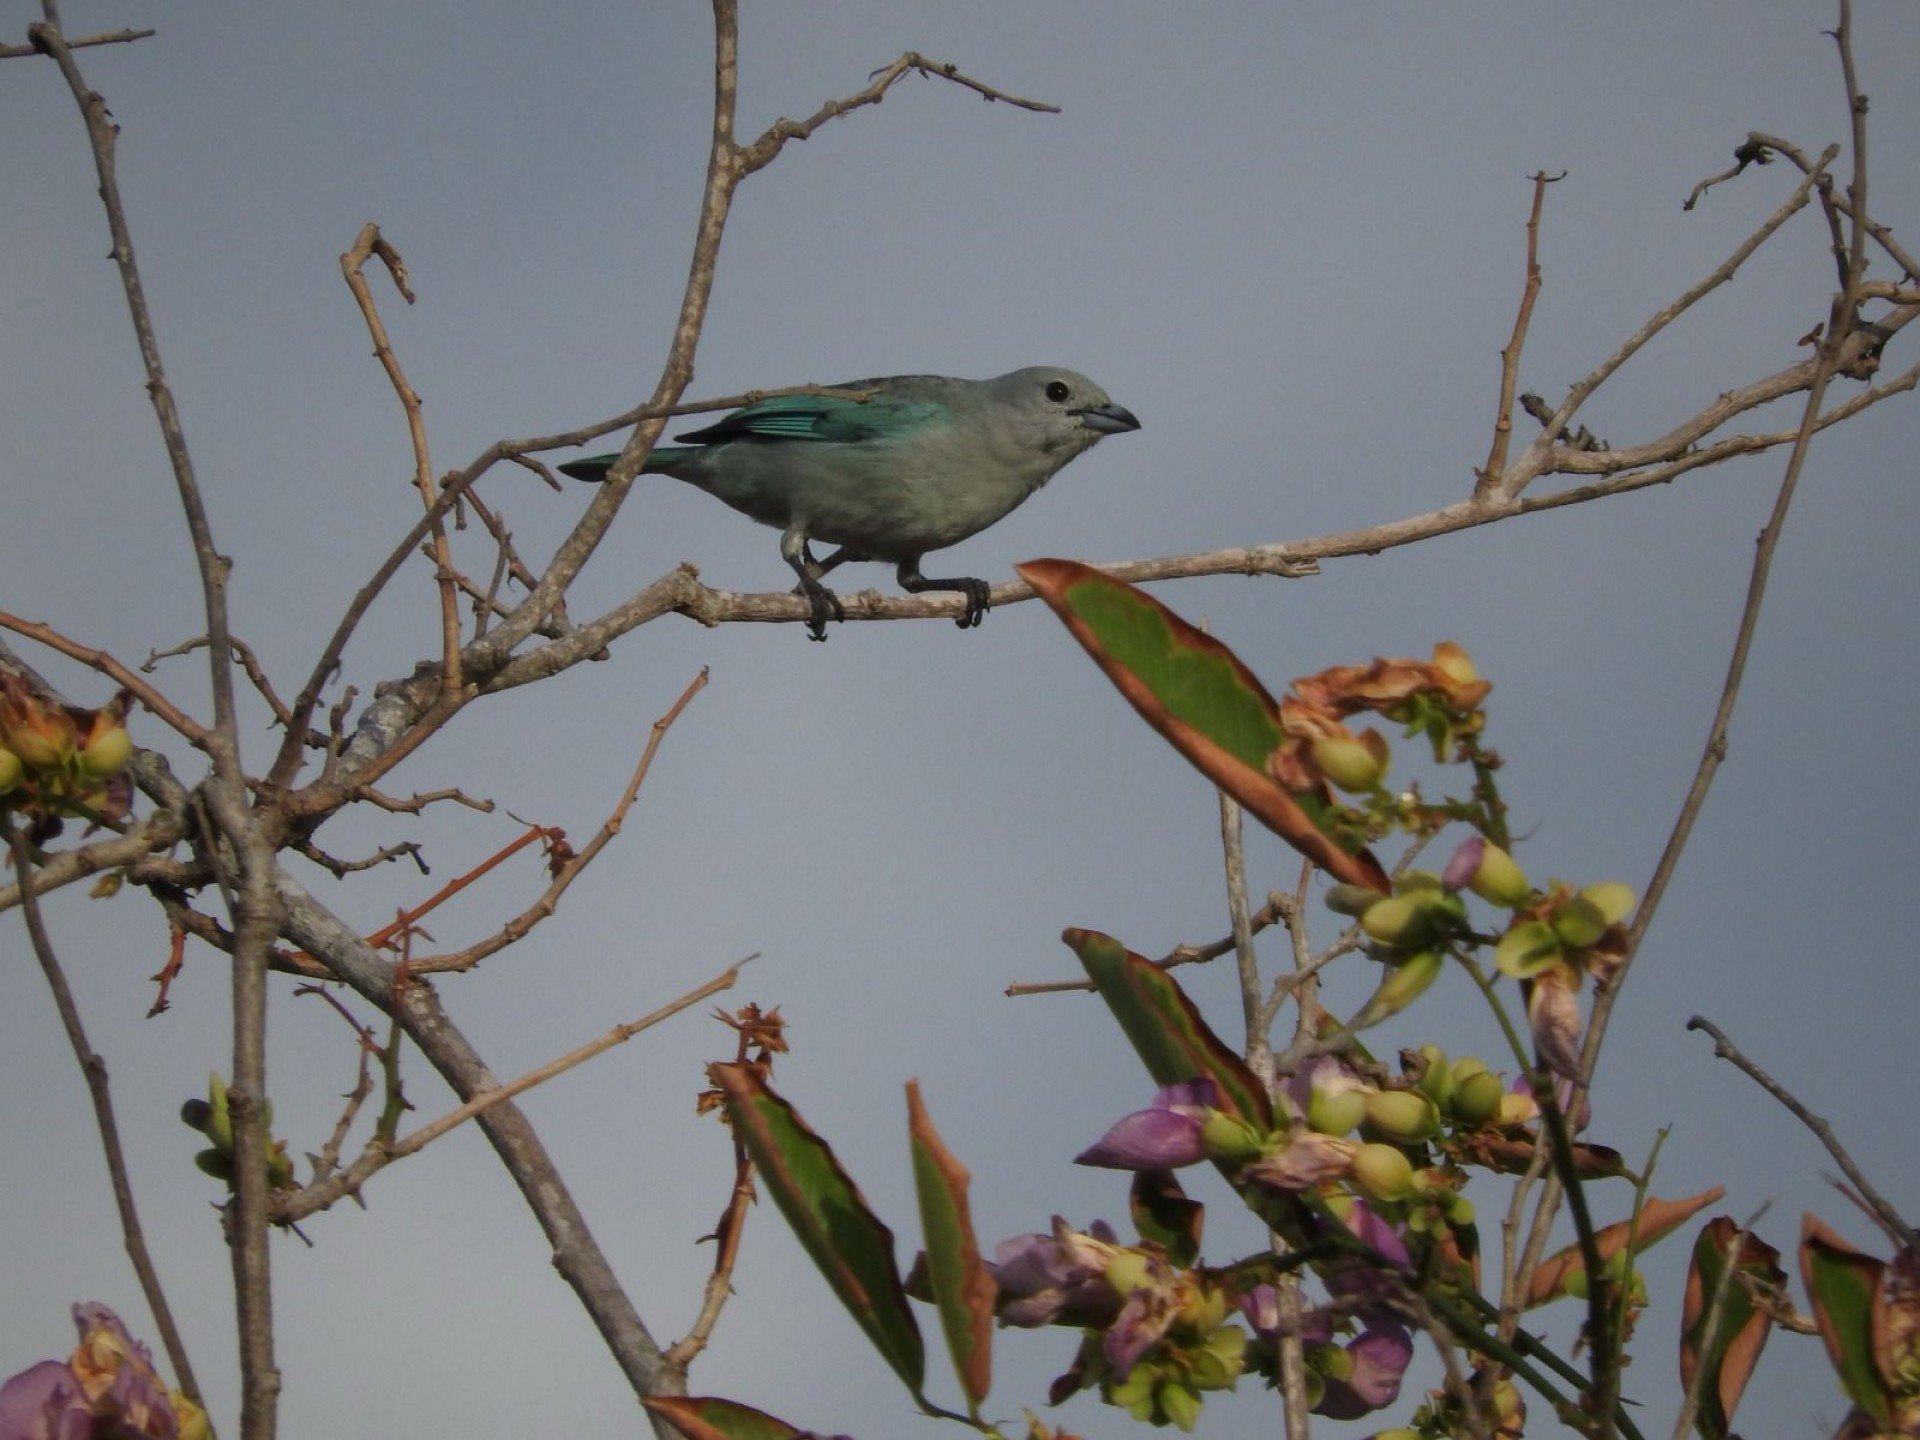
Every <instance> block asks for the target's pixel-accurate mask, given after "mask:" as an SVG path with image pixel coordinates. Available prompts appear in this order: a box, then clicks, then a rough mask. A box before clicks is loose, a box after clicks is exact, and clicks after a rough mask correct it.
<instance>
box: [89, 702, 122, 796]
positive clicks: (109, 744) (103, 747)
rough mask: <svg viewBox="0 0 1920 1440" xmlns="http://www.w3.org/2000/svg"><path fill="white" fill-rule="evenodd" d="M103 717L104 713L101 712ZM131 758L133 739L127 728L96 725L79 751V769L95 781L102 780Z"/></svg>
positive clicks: (117, 725)
mask: <svg viewBox="0 0 1920 1440" xmlns="http://www.w3.org/2000/svg"><path fill="white" fill-rule="evenodd" d="M101 713H102V715H103V716H104V715H105V713H106V712H104V711H103V712H101ZM132 758H133V737H132V736H131V735H129V734H127V727H126V726H124V725H120V724H116V723H111V722H109V723H107V724H105V725H100V724H96V725H95V726H94V727H93V733H92V734H91V735H90V736H88V738H87V743H86V744H85V745H84V746H82V747H81V750H80V769H81V772H82V773H83V774H86V775H90V776H92V777H93V778H94V779H95V780H104V779H106V778H107V777H108V776H109V775H111V774H113V773H114V772H115V771H116V770H118V769H119V768H120V767H121V766H122V765H125V764H126V763H127V761H129V760H131V759H132Z"/></svg>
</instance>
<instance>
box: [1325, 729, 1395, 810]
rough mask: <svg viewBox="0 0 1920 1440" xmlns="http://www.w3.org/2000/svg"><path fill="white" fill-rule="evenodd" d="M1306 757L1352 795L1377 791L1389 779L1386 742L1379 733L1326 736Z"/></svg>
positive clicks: (1372, 731) (1328, 777) (1371, 731)
mask: <svg viewBox="0 0 1920 1440" xmlns="http://www.w3.org/2000/svg"><path fill="white" fill-rule="evenodd" d="M1307 754H1308V755H1310V756H1311V757H1312V759H1313V763H1314V765H1315V767H1316V768H1318V770H1319V771H1320V773H1321V774H1322V775H1324V776H1326V777H1327V779H1329V780H1331V781H1332V782H1333V783H1334V784H1335V785H1338V786H1339V787H1340V788H1341V789H1342V790H1345V791H1347V792H1349V793H1350V794H1356V795H1364V794H1366V793H1367V792H1369V791H1372V790H1377V789H1379V787H1380V782H1381V781H1382V780H1384V779H1386V776H1387V761H1388V758H1389V756H1388V751H1387V742H1386V741H1384V740H1382V739H1381V738H1380V735H1379V732H1378V731H1374V730H1369V731H1368V732H1367V733H1366V734H1365V735H1364V736H1360V737H1355V736H1352V735H1327V736H1323V737H1322V738H1320V739H1318V740H1315V741H1313V742H1312V743H1311V744H1309V745H1308V746H1307Z"/></svg>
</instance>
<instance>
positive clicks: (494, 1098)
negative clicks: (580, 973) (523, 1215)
mask: <svg viewBox="0 0 1920 1440" xmlns="http://www.w3.org/2000/svg"><path fill="white" fill-rule="evenodd" d="M756 958H757V957H756V956H753V955H749V956H747V957H746V958H745V959H743V960H738V961H735V962H734V963H733V964H732V965H729V966H728V967H727V968H726V969H725V970H723V971H721V972H720V974H718V975H716V976H715V977H714V978H713V979H711V980H709V981H707V982H706V983H705V984H703V985H699V986H696V987H695V988H694V989H692V990H689V991H688V992H687V993H686V994H684V995H682V996H680V997H679V998H678V999H677V1000H670V1001H668V1002H667V1003H666V1004H665V1005H662V1006H661V1007H660V1008H659V1009H657V1010H654V1011H651V1012H649V1013H648V1014H645V1015H642V1016H641V1017H640V1018H639V1019H638V1020H629V1021H626V1022H624V1023H622V1024H619V1025H616V1026H614V1027H613V1028H612V1029H611V1030H609V1031H607V1033H606V1034H604V1035H601V1036H599V1037H598V1038H597V1039H593V1040H589V1041H588V1042H587V1043H586V1044H584V1045H581V1046H578V1047H576V1048H575V1049H572V1050H569V1051H568V1052H567V1053H566V1054H564V1055H561V1056H559V1057H558V1058H556V1059H553V1060H549V1061H548V1062H547V1063H546V1064H544V1065H541V1066H539V1067H537V1068H536V1069H533V1070H529V1071H528V1072H527V1073H526V1074H524V1075H522V1076H520V1077H519V1078H518V1079H517V1080H510V1081H508V1082H507V1083H506V1084H505V1085H500V1086H496V1087H494V1088H492V1089H489V1090H483V1091H481V1092H480V1093H479V1094H477V1095H474V1096H473V1097H471V1098H470V1099H468V1100H467V1101H466V1102H465V1103H463V1104H461V1105H458V1106H456V1107H455V1108H454V1109H452V1110H449V1111H448V1112H447V1113H446V1114H444V1115H442V1116H440V1117H439V1118H438V1119H436V1120H431V1121H429V1122H428V1123H427V1124H425V1125H422V1126H421V1127H420V1128H419V1129H418V1130H415V1131H413V1132H412V1133H410V1134H408V1135H406V1136H403V1137H402V1138H401V1139H398V1140H396V1141H394V1142H393V1143H392V1144H391V1145H381V1144H378V1143H375V1144H372V1145H369V1146H368V1147H367V1149H366V1151H365V1152H364V1153H363V1154H362V1155H361V1156H360V1158H359V1159H357V1160H355V1161H354V1163H353V1164H352V1165H350V1166H348V1167H347V1168H346V1169H345V1170H341V1171H339V1172H337V1173H336V1174H334V1175H331V1176H329V1177H328V1178H327V1179H326V1180H324V1181H321V1182H319V1183H317V1184H314V1185H310V1186H308V1187H306V1188H305V1189H304V1190H300V1191H297V1192H294V1193H292V1194H285V1193H283V1194H281V1195H280V1196H278V1197H276V1208H275V1211H274V1219H275V1220H276V1221H277V1222H281V1223H286V1222H290V1221H294V1220H300V1219H304V1218H305V1217H306V1216H308V1215H311V1214H313V1213H314V1212H316V1211H319V1210H325V1209H326V1208H327V1207H328V1206H330V1205H333V1204H334V1203H335V1202H337V1201H339V1200H340V1199H342V1198H344V1197H345V1196H347V1195H351V1194H356V1193H358V1191H359V1190H360V1188H361V1186H363V1185H364V1184H365V1183H366V1181H367V1180H368V1179H369V1178H370V1177H371V1176H373V1175H374V1174H376V1173H378V1172H379V1171H381V1170H384V1169H385V1168H386V1167H387V1166H389V1165H391V1164H392V1163H393V1162H394V1161H396V1160H404V1159H406V1157H407V1156H409V1155H413V1154H416V1153H418V1152H419V1151H421V1150H423V1149H425V1148H426V1147H427V1146H428V1145H430V1144H432V1143H433V1142H434V1141H435V1140H438V1139H439V1138H440V1137H441V1136H442V1135H445V1134H447V1133H448V1132H449V1131H451V1130H455V1129H457V1128H459V1127H460V1126H462V1125H464V1124H466V1122H467V1121H469V1120H472V1119H474V1118H476V1117H477V1116H480V1115H483V1114H485V1113H486V1112H487V1111H489V1110H491V1109H493V1107H494V1106H496V1105H499V1104H500V1103H502V1102H503V1101H507V1100H511V1099H513V1098H514V1097H515V1096H516V1095H520V1094H524V1093H525V1092H526V1091H528V1090H531V1089H532V1088H533V1087H534V1086H536V1085H543V1084H545V1083H546V1082H547V1081H549V1080H551V1079H553V1078H554V1077H555V1076H558V1075H564V1074H566V1072H567V1071H569V1070H572V1069H573V1068H575V1067H576V1066H579V1065H583V1064H585V1063H586V1062H587V1061H589V1060H591V1059H593V1058H594V1056H596V1055H603V1054H605V1053H606V1052H607V1051H609V1050H611V1049H613V1048H614V1046H616V1045H623V1044H625V1043H626V1042H627V1041H629V1040H631V1039H632V1038H633V1037H634V1036H636V1035H638V1034H640V1033H641V1032H642V1031H644V1030H651V1029H652V1028H653V1027H654V1026H655V1025H658V1024H659V1023H660V1022H661V1021H662V1020H667V1019H671V1018H672V1017H673V1016H675V1015H678V1014H679V1013H680V1012H681V1011H682V1010H685V1009H686V1008H687V1007H688V1006H690V1005H698V1004H699V1003H700V1002H701V1001H702V1000H705V999H706V998H708V997H709V996H711V995H717V994H719V993H720V992H721V991H722V990H728V989H731V988H732V987H733V985H734V982H735V981H737V980H738V979H739V978H740V971H741V968H742V967H743V966H745V965H747V964H748V963H749V962H750V961H752V960H754V959H756Z"/></svg>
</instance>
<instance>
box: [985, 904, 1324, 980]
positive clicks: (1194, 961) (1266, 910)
mask: <svg viewBox="0 0 1920 1440" xmlns="http://www.w3.org/2000/svg"><path fill="white" fill-rule="evenodd" d="M1285 904H1286V897H1285V896H1282V895H1269V896H1268V897H1267V903H1266V904H1264V905H1262V906H1261V907H1260V908H1259V909H1258V910H1256V911H1254V912H1253V914H1251V915H1249V916H1248V917H1247V929H1248V932H1249V933H1250V934H1253V935H1258V934H1259V933H1260V932H1261V931H1262V930H1265V929H1266V928H1267V927H1268V926H1269V925H1273V924H1276V923H1277V922H1278V921H1279V920H1280V919H1281V918H1282V915H1283V912H1284V906H1285ZM1233 948H1234V937H1233V936H1232V935H1231V934H1228V935H1223V936H1221V937H1220V938H1219V939H1218V940H1210V941H1208V942H1207V943H1206V944H1205V945H1186V944H1182V945H1176V946H1174V947H1173V949H1171V950H1169V951H1168V952H1167V953H1166V954H1164V955H1162V956H1161V957H1160V958H1159V959H1157V960H1155V961H1154V962H1153V963H1154V964H1155V965H1158V966H1159V967H1160V968H1161V969H1162V970H1172V969H1174V968H1175V967H1176V966H1180V965H1199V964H1202V963H1204V962H1206V961H1208V960H1218V959H1219V958H1220V957H1221V956H1222V955H1224V954H1226V953H1227V952H1228V951H1229V950H1232V949H1233ZM1092 989H1093V982H1092V981H1091V980H1029V981H1015V982H1013V983H1011V984H1009V985H1008V986H1007V987H1006V989H1004V990H1002V991H1001V992H1000V993H1001V994H1003V995H1007V996H1010V997H1017V996H1022V995H1063V994H1066V993H1068V992H1069V991H1074V990H1085V991H1091V990H1092Z"/></svg>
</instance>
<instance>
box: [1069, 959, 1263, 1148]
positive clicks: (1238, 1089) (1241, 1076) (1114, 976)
mask: <svg viewBox="0 0 1920 1440" xmlns="http://www.w3.org/2000/svg"><path fill="white" fill-rule="evenodd" d="M1060 938H1061V939H1062V940H1064V941H1066V943H1067V944H1068V946H1070V947H1071V948H1072V950H1073V953H1074V954H1076V955H1078V956H1079V957H1080V963H1081V964H1082V965H1083V966H1085V967H1086V971H1087V976H1088V978H1089V979H1091V980H1092V981H1093V988H1094V989H1096V990H1098V991H1099V992H1100V998H1101V999H1103V1000H1105V1001H1106V1002H1107V1008H1108V1009H1110V1010H1112V1011H1113V1016H1114V1018H1115V1019H1116V1020H1118V1021H1119V1022H1120V1028H1121V1029H1122V1030H1123V1031H1125V1032H1126V1036H1127V1039H1129V1040H1130V1041H1132V1042H1133V1048H1134V1049H1135V1050H1136V1051H1138V1052H1139V1054H1140V1058H1141V1059H1142V1060H1143V1061H1145V1062H1146V1066H1147V1073H1148V1074H1149V1075H1151V1076H1152V1077H1153V1082H1154V1084H1156V1085H1179V1084H1181V1083H1183V1082H1184V1081H1188V1080H1195V1079H1202V1080H1211V1081H1213V1083H1214V1086H1215V1088H1216V1089H1218V1090H1219V1092H1220V1108H1221V1109H1222V1110H1225V1111H1227V1112H1229V1113H1231V1114H1234V1115H1238V1116H1239V1117H1240V1118H1241V1119H1242V1120H1245V1121H1247V1122H1248V1123H1249V1124H1251V1125H1255V1126H1257V1127H1259V1129H1261V1130H1262V1131H1268V1130H1271V1129H1272V1128H1273V1106H1272V1103H1271V1102H1270V1101H1269V1100H1268V1099H1267V1092H1266V1087H1265V1086H1263V1085H1262V1084H1261V1083H1260V1079H1259V1077H1258V1076H1256V1075H1255V1074H1254V1073H1253V1072H1252V1071H1251V1070H1249V1069H1248V1068H1247V1064H1246V1062H1245V1061H1244V1060H1242V1059H1241V1058H1240V1057H1239V1056H1238V1055H1236V1054H1235V1053H1234V1052H1233V1051H1232V1050H1230V1049H1228V1048H1227V1046H1226V1044H1225V1043H1224V1042H1222V1040H1221V1039H1220V1037H1219V1036H1218V1035H1215V1034H1214V1033H1213V1031H1212V1030H1211V1029H1210V1028H1209V1027H1208V1025H1207V1022H1206V1021H1205V1020H1204V1019H1202V1018H1201V1016H1200V1011H1199V1010H1198V1009H1197V1008H1196V1007H1195V1006H1194V1003H1193V1002H1192V1001H1191V1000H1189V999H1188V998H1187V996H1186V992H1185V991H1183V990H1181V988H1180V987H1179V985H1178V984H1176V983H1175V981H1174V978H1173V977H1172V976H1171V975H1169V974H1168V973H1167V972H1166V971H1164V970H1162V969H1161V968H1160V967H1159V966H1158V965H1155V964H1154V963H1153V962H1152V961H1151V960H1148V959H1146V958H1145V957H1144V956H1141V955H1136V954H1134V953H1133V952H1132V951H1131V950H1129V949H1127V947H1126V946H1124V945H1122V944H1121V943H1120V942H1119V941H1118V940H1116V939H1114V938H1113V937H1112V936H1111V935H1102V934H1101V933H1100V932H1099V931H1098V930H1080V929H1072V930H1067V931H1064V932H1063V933H1062V934H1061V936H1060Z"/></svg>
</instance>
